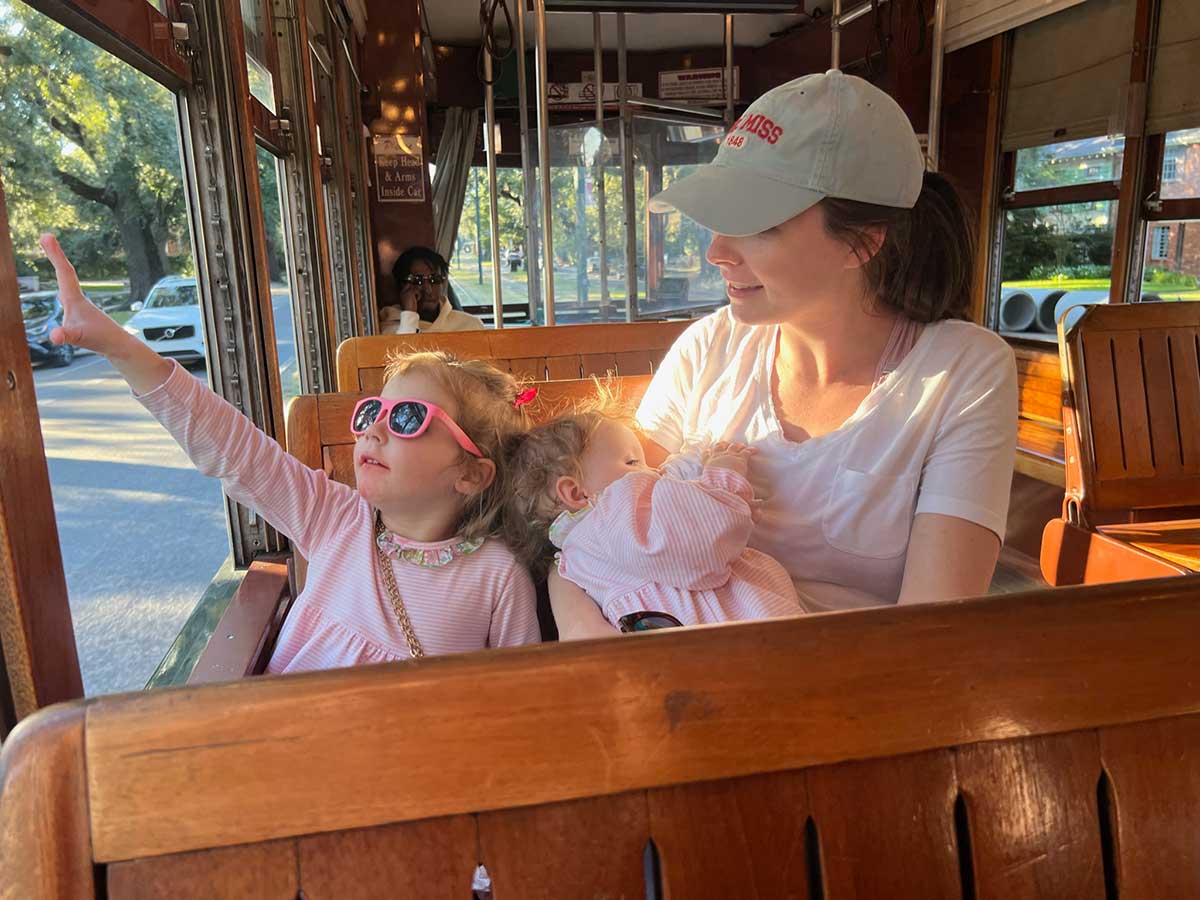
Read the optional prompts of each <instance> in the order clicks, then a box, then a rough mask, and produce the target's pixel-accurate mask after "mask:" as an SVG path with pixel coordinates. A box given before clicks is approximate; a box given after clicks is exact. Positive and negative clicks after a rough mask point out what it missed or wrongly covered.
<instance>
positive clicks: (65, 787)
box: [0, 232, 96, 900]
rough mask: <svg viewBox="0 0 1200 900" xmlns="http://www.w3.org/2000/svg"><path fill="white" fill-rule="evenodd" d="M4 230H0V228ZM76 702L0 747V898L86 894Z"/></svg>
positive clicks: (48, 713) (42, 715)
mask: <svg viewBox="0 0 1200 900" xmlns="http://www.w3.org/2000/svg"><path fill="white" fill-rule="evenodd" d="M0 234H3V235H7V232H0ZM83 728H84V706H83V704H81V703H76V704H72V705H70V706H56V707H54V708H52V709H47V710H44V711H42V712H39V713H36V714H34V715H33V716H31V717H30V718H28V719H26V720H25V721H24V722H22V723H21V724H20V725H19V726H17V728H16V729H15V730H14V731H13V732H12V734H11V735H9V737H8V739H7V740H6V741H5V742H4V749H3V752H0V797H3V800H4V802H3V804H0V896H3V897H4V900H52V898H59V897H70V898H75V897H91V896H93V895H94V893H95V890H96V885H95V881H94V879H93V874H92V845H91V839H90V833H89V829H88V806H87V782H86V779H85V775H84V770H85V762H84V738H83Z"/></svg>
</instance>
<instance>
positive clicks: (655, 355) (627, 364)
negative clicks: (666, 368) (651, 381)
mask: <svg viewBox="0 0 1200 900" xmlns="http://www.w3.org/2000/svg"><path fill="white" fill-rule="evenodd" d="M663 352H665V351H663ZM663 352H659V351H654V350H628V351H625V352H624V353H615V354H613V356H614V358H615V359H616V361H617V374H618V375H622V376H628V375H651V374H653V372H654V366H655V364H656V363H657V362H659V361H661V360H662V357H663Z"/></svg>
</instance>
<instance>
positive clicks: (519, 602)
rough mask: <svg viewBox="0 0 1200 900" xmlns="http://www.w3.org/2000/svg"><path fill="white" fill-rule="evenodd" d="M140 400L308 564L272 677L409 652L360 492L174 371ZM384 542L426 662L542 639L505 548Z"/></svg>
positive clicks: (525, 576)
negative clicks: (332, 477) (429, 658)
mask: <svg viewBox="0 0 1200 900" xmlns="http://www.w3.org/2000/svg"><path fill="white" fill-rule="evenodd" d="M138 400H139V401H141V403H142V405H143V406H145V407H146V409H148V410H149V411H150V413H151V414H152V415H153V416H154V417H155V418H156V419H158V421H159V422H161V423H162V425H163V426H164V427H165V428H166V429H167V431H169V432H170V433H171V436H172V437H174V438H175V440H176V441H178V442H179V445H180V446H181V447H182V448H183V450H184V452H185V453H187V455H188V457H189V458H190V459H191V460H192V462H193V463H194V464H195V466H196V468H197V469H199V470H200V471H201V472H202V473H204V474H205V475H211V476H213V477H215V478H220V479H221V483H222V485H223V487H224V489H225V493H226V494H227V495H228V496H229V497H231V498H232V499H234V500H236V501H238V502H239V503H243V504H245V505H247V506H249V507H251V508H253V509H255V510H256V511H257V512H258V513H259V514H260V515H261V516H262V517H263V518H264V519H266V520H267V521H268V522H270V523H271V525H272V526H274V527H275V528H276V529H277V530H278V531H280V532H282V533H283V534H286V535H287V536H288V537H289V538H290V539H291V541H292V545H293V547H295V549H296V550H298V551H299V552H300V553H301V554H302V555H303V556H304V557H305V558H306V559H307V560H308V563H309V565H308V577H307V581H306V583H305V587H304V590H303V591H301V593H300V596H299V597H297V598H296V601H295V603H294V604H293V605H292V610H291V612H290V613H289V614H288V617H287V619H286V621H285V622H284V624H283V629H282V630H281V632H280V635H279V641H278V643H277V644H276V647H275V653H274V655H273V656H272V657H271V662H270V665H269V666H268V671H269V672H299V671H306V670H310V669H330V668H336V667H341V666H355V665H362V664H364V663H381V662H390V661H392V660H398V659H407V658H408V657H409V656H410V653H409V649H408V643H407V642H406V641H405V638H404V633H403V631H402V630H401V629H400V625H399V622H398V621H397V618H396V612H395V610H394V609H393V608H392V605H391V603H390V601H389V600H388V595H387V591H386V589H385V588H384V585H383V580H382V576H381V574H380V569H379V561H378V556H377V551H376V549H375V548H376V535H375V528H374V522H375V519H374V512H373V510H372V509H371V507H370V506H369V505H368V504H367V503H366V501H365V500H363V499H362V497H360V496H359V494H358V492H357V491H355V490H354V489H353V488H350V487H347V486H346V485H344V484H339V483H338V482H335V481H331V480H330V479H329V477H328V476H327V475H326V474H325V473H324V472H323V471H319V470H316V469H310V468H308V467H307V466H305V465H304V464H303V463H301V462H300V461H299V460H298V459H296V458H295V457H294V456H291V455H289V454H288V453H286V452H284V450H283V449H282V448H281V447H280V446H279V444H277V443H276V442H275V441H273V440H271V438H269V437H267V435H266V434H264V433H263V432H262V431H260V430H259V429H258V428H257V427H255V425H254V423H252V422H251V421H250V420H249V419H247V418H246V417H245V416H243V415H241V414H240V413H239V412H238V411H237V410H235V409H234V408H233V407H232V406H230V405H229V404H228V403H226V402H225V401H224V400H222V399H221V398H220V397H218V396H217V395H216V394H214V393H213V392H212V391H210V390H209V389H208V388H207V387H205V386H204V385H202V384H201V383H200V382H199V381H197V380H196V379H195V378H193V377H192V376H190V375H189V374H188V373H187V372H186V371H184V370H183V368H181V367H180V366H178V365H176V366H175V367H174V369H173V370H172V372H171V375H170V377H168V378H167V380H166V381H165V382H164V383H163V384H162V385H160V386H159V387H157V388H155V389H154V390H153V391H150V392H149V393H147V394H144V395H142V396H139V397H138ZM347 427H349V426H348V425H347ZM384 538H385V541H384V543H385V546H387V547H389V548H393V549H392V550H391V552H392V554H393V556H395V557H397V558H392V559H391V560H390V564H391V565H392V571H393V572H394V573H395V577H396V583H397V585H398V586H399V588H400V595H401V598H402V599H403V601H404V605H405V608H406V609H407V610H408V615H409V618H410V619H411V621H412V625H413V630H414V631H415V632H416V635H417V639H418V640H419V641H420V643H421V647H422V649H423V650H424V651H425V653H426V655H429V656H436V655H441V654H446V653H466V652H469V651H472V650H482V649H484V648H485V647H507V646H512V645H517V644H531V643H536V642H537V641H538V640H539V632H538V622H537V610H536V599H535V594H534V589H533V582H532V581H531V580H530V577H529V573H528V572H527V571H526V570H525V568H524V567H523V566H521V564H520V563H518V562H517V560H516V558H515V557H514V556H513V555H512V553H511V552H509V550H508V548H507V547H506V546H505V545H504V544H503V543H502V542H500V541H497V540H487V541H485V542H484V543H483V544H482V545H481V546H479V547H478V549H476V550H474V551H470V552H463V549H464V548H463V547H462V546H461V539H459V538H452V539H450V540H448V541H439V542H435V543H416V542H413V541H408V540H406V539H403V538H400V537H399V536H398V535H390V534H388V535H384ZM398 542H400V543H402V544H403V546H404V547H405V548H409V550H408V552H406V553H404V554H403V556H401V555H400V554H397V553H396V551H395V549H394V548H395V546H396V544H397V543H398ZM410 559H412V560H418V561H409V560H410ZM443 560H447V561H446V562H444V563H443V564H438V563H439V562H441V561H443Z"/></svg>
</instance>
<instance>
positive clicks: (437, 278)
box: [404, 272, 446, 287]
mask: <svg viewBox="0 0 1200 900" xmlns="http://www.w3.org/2000/svg"><path fill="white" fill-rule="evenodd" d="M445 280H446V276H445V275H442V274H441V273H440V272H434V273H433V274H432V275H409V276H407V277H406V278H405V279H404V282H405V284H411V285H413V286H415V287H421V286H422V285H425V284H441V283H442V282H443V281H445Z"/></svg>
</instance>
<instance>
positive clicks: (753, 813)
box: [648, 772, 811, 900]
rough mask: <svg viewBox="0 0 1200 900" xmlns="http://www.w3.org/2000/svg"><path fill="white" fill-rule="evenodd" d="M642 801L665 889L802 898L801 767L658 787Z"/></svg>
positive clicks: (805, 878)
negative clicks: (787, 770)
mask: <svg viewBox="0 0 1200 900" xmlns="http://www.w3.org/2000/svg"><path fill="white" fill-rule="evenodd" d="M648 800H649V808H650V827H651V834H652V836H653V838H654V843H655V844H656V845H657V847H658V853H659V858H660V859H661V866H662V880H663V886H664V888H665V891H666V894H667V896H669V897H763V898H766V897H772V898H774V897H779V898H796V900H810V897H811V895H810V892H809V884H810V880H809V879H810V873H809V870H808V860H807V857H806V846H805V823H806V822H807V821H808V814H809V802H808V779H807V777H806V776H805V774H804V773H803V772H773V773H771V774H769V775H754V776H751V777H748V778H731V779H728V780H726V781H718V782H703V783H701V784H685V785H678V786H676V787H669V788H659V789H656V790H652V791H649V792H648Z"/></svg>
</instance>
